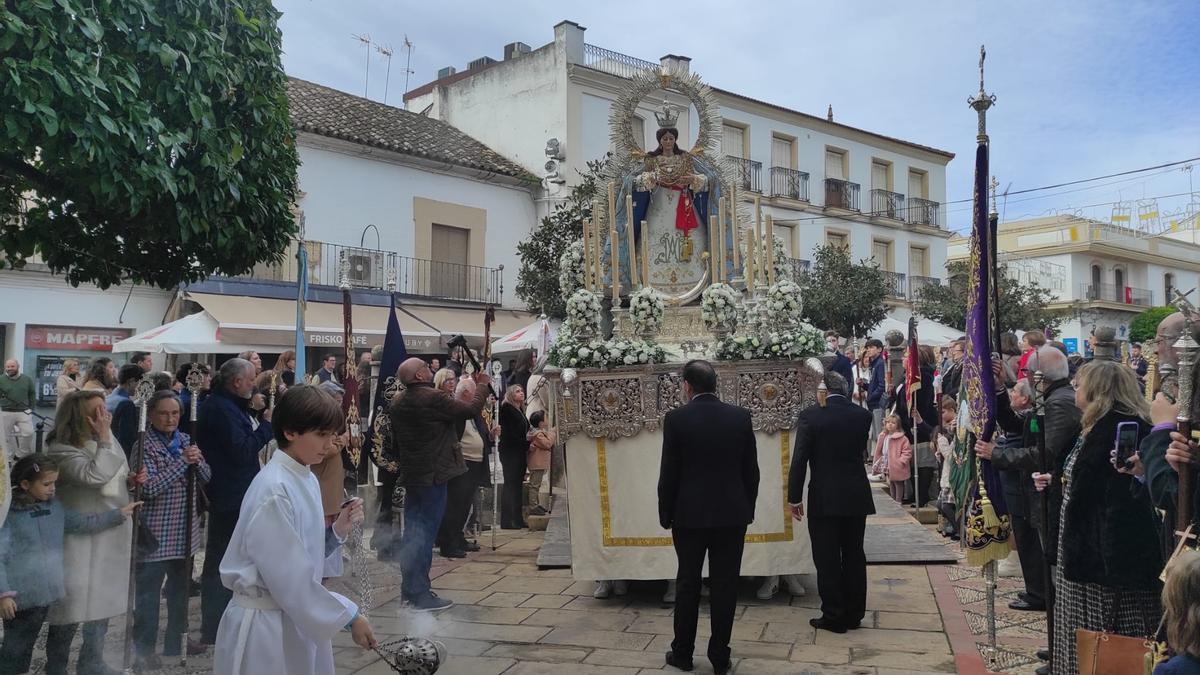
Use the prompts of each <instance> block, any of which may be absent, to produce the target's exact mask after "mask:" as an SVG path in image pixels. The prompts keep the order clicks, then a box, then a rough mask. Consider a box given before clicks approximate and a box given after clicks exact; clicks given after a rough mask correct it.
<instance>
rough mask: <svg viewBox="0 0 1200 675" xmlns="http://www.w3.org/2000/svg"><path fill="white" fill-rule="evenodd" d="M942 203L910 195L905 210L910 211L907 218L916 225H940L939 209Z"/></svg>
mask: <svg viewBox="0 0 1200 675" xmlns="http://www.w3.org/2000/svg"><path fill="white" fill-rule="evenodd" d="M941 206H942V205H941V204H939V203H937V202H935V201H931V200H928V199H921V198H920V197H909V198H908V206H907V207H906V208H905V210H906V211H907V212H908V217H907V218H906V219H905V220H907V221H908V222H910V223H913V224H914V225H933V226H934V227H937V226H938V210H939V209H940V208H941Z"/></svg>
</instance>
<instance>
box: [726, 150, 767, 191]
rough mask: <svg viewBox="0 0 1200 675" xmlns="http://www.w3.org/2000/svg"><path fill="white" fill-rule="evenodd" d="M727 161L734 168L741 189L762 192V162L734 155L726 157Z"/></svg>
mask: <svg viewBox="0 0 1200 675" xmlns="http://www.w3.org/2000/svg"><path fill="white" fill-rule="evenodd" d="M725 160H726V161H728V162H729V163H730V165H731V166H732V167H733V171H734V174H735V175H736V176H737V181H738V187H739V189H741V190H745V191H748V192H762V162H756V161H754V160H752V159H743V158H741V157H734V156H733V155H725Z"/></svg>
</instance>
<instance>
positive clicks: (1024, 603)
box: [1008, 598, 1046, 612]
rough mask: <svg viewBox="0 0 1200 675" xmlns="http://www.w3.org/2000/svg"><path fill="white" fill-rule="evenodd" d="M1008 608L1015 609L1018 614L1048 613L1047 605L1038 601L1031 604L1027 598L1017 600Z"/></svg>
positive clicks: (1009, 604)
mask: <svg viewBox="0 0 1200 675" xmlns="http://www.w3.org/2000/svg"><path fill="white" fill-rule="evenodd" d="M1008 608H1009V609H1015V610H1017V611H1018V612H1044V611H1046V603H1044V602H1036V601H1034V602H1030V601H1029V600H1026V599H1025V598H1017V599H1016V600H1013V601H1012V602H1010V603H1008Z"/></svg>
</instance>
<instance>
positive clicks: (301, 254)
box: [295, 241, 308, 384]
mask: <svg viewBox="0 0 1200 675" xmlns="http://www.w3.org/2000/svg"><path fill="white" fill-rule="evenodd" d="M296 263H297V264H296V267H297V271H296V371H295V372H296V380H295V381H296V384H303V383H304V380H305V374H306V373H308V371H307V370H305V369H304V310H305V309H306V306H307V305H308V249H306V248H305V247H304V242H303V241H302V242H300V245H299V246H298V247H297V248H296Z"/></svg>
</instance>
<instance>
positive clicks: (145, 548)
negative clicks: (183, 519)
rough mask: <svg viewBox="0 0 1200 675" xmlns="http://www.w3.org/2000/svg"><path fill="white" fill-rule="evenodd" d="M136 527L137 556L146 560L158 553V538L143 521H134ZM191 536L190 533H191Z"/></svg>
mask: <svg viewBox="0 0 1200 675" xmlns="http://www.w3.org/2000/svg"><path fill="white" fill-rule="evenodd" d="M134 527H136V528H137V556H138V558H139V559H140V558H145V557H148V556H152V555H154V554H155V553H157V552H158V537H156V536H154V533H153V532H151V531H150V527H149V526H148V525H146V523H145V522H144V521H143V520H142V519H141V518H137V519H135V520H134ZM189 536H191V535H190V533H189Z"/></svg>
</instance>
